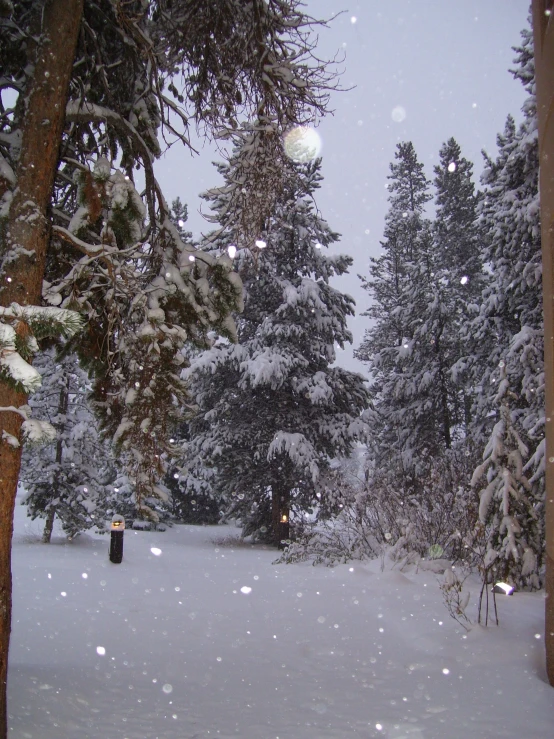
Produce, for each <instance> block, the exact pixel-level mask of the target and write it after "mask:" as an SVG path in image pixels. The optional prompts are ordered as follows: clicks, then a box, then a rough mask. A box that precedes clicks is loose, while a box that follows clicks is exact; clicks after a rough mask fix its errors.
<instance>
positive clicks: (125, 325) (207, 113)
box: [0, 0, 335, 736]
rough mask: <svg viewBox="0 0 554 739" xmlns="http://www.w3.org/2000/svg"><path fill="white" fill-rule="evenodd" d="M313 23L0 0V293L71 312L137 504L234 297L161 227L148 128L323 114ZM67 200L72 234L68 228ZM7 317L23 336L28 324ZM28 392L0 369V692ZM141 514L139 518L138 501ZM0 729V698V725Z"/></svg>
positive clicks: (179, 136)
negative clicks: (199, 351)
mask: <svg viewBox="0 0 554 739" xmlns="http://www.w3.org/2000/svg"><path fill="white" fill-rule="evenodd" d="M314 25H317V23H316V22H312V21H311V19H309V18H307V17H306V16H305V15H304V14H303V13H302V12H301V11H300V10H299V4H298V3H297V2H296V0H279V2H278V4H273V3H272V4H271V5H270V4H268V3H265V2H259V1H258V0H256V1H255V2H249V3H236V2H235V1H234V0H208V1H206V2H203V3H201V4H199V3H198V2H196V0H187V1H185V2H179V3H175V2H170V1H169V0H160V2H148V1H145V2H142V1H140V2H139V1H137V2H128V3H127V2H126V3H114V2H111V0H91V2H87V3H83V2H82V0H68V1H67V2H66V0H63V2H62V0H48V2H41V1H40V0H25V1H24V2H18V3H7V4H6V9H5V12H3V13H2V15H1V16H0V76H1V77H2V80H3V82H2V89H1V90H0V95H1V96H2V100H3V101H4V100H5V99H4V90H5V89H6V88H11V89H12V90H15V91H16V93H17V94H18V95H19V97H18V100H17V103H16V104H15V106H14V107H13V109H12V108H11V107H10V106H9V105H8V106H7V107H8V108H9V110H6V106H5V105H4V103H2V105H1V107H0V110H1V114H0V133H1V136H0V239H1V241H0V258H1V263H2V264H1V272H2V279H1V281H0V284H1V285H2V290H1V294H0V302H1V305H2V306H3V307H4V308H5V309H7V310H8V311H10V310H11V311H12V313H13V310H14V309H12V308H11V307H10V306H11V305H12V304H15V305H16V306H20V305H24V306H32V307H35V308H39V307H41V303H42V300H43V298H44V300H46V301H47V302H48V301H53V300H54V301H58V303H53V304H54V305H56V304H58V305H62V306H63V307H65V306H68V305H69V306H71V307H75V308H79V310H80V311H82V313H83V314H84V315H85V316H86V318H87V319H88V321H89V323H88V324H87V334H86V340H85V341H83V342H82V346H83V352H82V353H83V359H85V360H86V361H87V364H88V366H89V367H90V369H91V370H92V371H93V372H94V373H95V376H96V378H97V382H96V387H95V389H96V392H97V400H98V402H99V403H103V404H104V405H103V408H104V411H105V413H104V417H105V418H104V420H105V424H106V427H109V428H110V430H111V432H112V433H114V434H117V439H118V440H119V441H120V442H121V444H122V445H123V444H127V445H128V447H129V450H131V449H133V450H134V451H133V452H131V451H130V455H132V456H130V457H129V458H132V459H133V460H134V461H133V470H132V474H133V476H134V477H135V482H136V484H137V486H138V488H139V500H140V499H143V500H144V499H145V497H147V496H148V495H149V494H151V493H154V492H156V491H155V488H156V485H157V478H158V477H159V475H160V474H161V473H162V472H163V467H164V464H163V457H164V455H165V454H166V453H167V450H168V446H170V445H171V442H170V441H169V438H168V437H170V434H171V431H172V429H171V426H172V419H171V418H169V419H168V422H166V420H165V418H164V414H165V412H166V411H168V410H169V409H170V396H171V393H172V389H175V390H176V391H179V392H180V389H181V386H180V380H179V378H178V376H177V373H178V371H179V370H178V369H177V368H178V366H179V365H178V364H177V358H178V356H179V355H181V354H182V352H181V348H182V345H183V344H184V343H185V342H186V341H189V340H190V341H192V342H193V343H194V342H197V343H200V344H202V343H203V342H204V341H205V338H206V336H207V334H208V333H209V331H210V330H211V329H212V328H214V327H215V328H218V329H220V330H222V331H225V330H227V331H228V332H229V333H232V330H233V327H232V325H231V322H230V321H229V320H228V316H229V313H230V311H232V310H233V309H234V308H236V306H237V299H238V297H239V293H240V286H239V284H238V282H237V280H234V279H232V278H231V279H229V274H230V270H231V265H230V263H226V262H225V260H220V261H219V262H214V261H212V260H210V258H209V256H206V258H203V259H202V261H201V262H200V261H198V262H197V263H196V264H193V265H192V266H191V262H192V260H189V256H194V255H193V254H192V253H191V252H190V249H187V247H186V246H185V245H183V243H182V241H181V239H180V238H179V235H178V233H177V232H176V230H175V228H174V227H173V226H172V224H171V221H170V218H169V209H168V207H167V204H166V202H165V199H164V197H163V194H162V191H161V188H160V187H159V185H158V183H157V182H156V178H155V174H154V161H155V159H156V158H157V157H158V156H159V155H160V153H161V150H162V147H161V145H160V137H162V136H165V137H166V140H167V137H169V138H172V139H173V141H178V142H180V143H182V144H183V145H185V146H189V142H188V138H187V127H188V125H189V124H190V123H191V122H193V123H194V124H195V125H198V127H199V128H200V130H202V131H204V132H206V133H207V134H208V135H209V134H212V133H216V132H217V133H218V134H219V132H220V131H222V132H223V134H224V133H225V132H226V131H232V130H234V129H235V128H236V127H237V122H236V116H237V114H238V112H239V111H240V113H241V114H244V115H246V116H249V115H250V116H252V117H259V118H260V119H261V120H260V125H259V126H258V128H257V130H256V132H255V136H256V139H257V141H258V143H259V144H260V145H259V147H258V150H259V151H262V150H264V148H267V147H268V146H270V144H271V142H273V141H274V140H275V131H276V130H284V129H286V128H287V127H288V126H290V125H294V124H302V123H305V122H306V121H308V120H311V119H312V118H313V116H314V115H319V114H324V113H325V111H326V108H327V104H328V99H329V92H330V90H331V89H332V88H333V87H334V86H335V84H334V73H333V72H332V70H330V69H329V68H328V67H327V66H326V65H325V64H324V63H321V62H320V61H319V60H318V59H317V57H316V55H315V54H314V46H315V41H314V40H313V37H311V35H310V31H311V29H312V28H313V27H314ZM199 39H202V43H198V40H199ZM177 85H179V86H180V89H178V87H177ZM268 141H269V142H270V144H267V143H266V142H268ZM106 162H107V164H108V166H109V171H108V170H107V168H106V164H105V163H106ZM136 168H140V169H142V170H143V174H144V182H145V188H144V193H143V196H142V198H141V199H142V201H143V203H142V207H143V209H144V217H143V218H142V222H141V220H140V219H139V218H138V215H139V214H138V212H137V213H135V217H131V210H133V208H134V209H135V210H136V209H137V208H138V202H137V200H136V199H135V197H134V195H133V193H132V191H131V190H130V189H128V188H127V187H126V185H125V184H124V181H128V182H130V184H131V185H132V184H133V177H134V173H135V169H136ZM125 178H128V180H125ZM116 180H117V181H116ZM259 184H260V181H259V178H258V179H257V180H256V179H254V178H250V179H248V181H245V183H244V185H243V188H242V190H244V191H245V192H246V193H251V194H253V193H255V192H258V191H259V192H263V191H262V190H258V186H259ZM110 191H111V192H110ZM118 193H119V194H118ZM265 193H266V197H265V198H264V197H261V198H260V199H259V206H260V213H262V215H263V213H264V210H267V209H268V208H267V206H269V205H271V202H270V197H269V195H268V193H269V194H270V193H271V189H270V188H266V190H265ZM119 196H121V198H122V200H119ZM264 203H265V205H264ZM80 208H85V209H86V213H84V212H83V211H81V212H82V213H83V215H85V216H86V217H85V219H84V220H83V228H84V231H85V232H86V233H83V234H82V236H83V238H80V237H79V236H77V233H76V231H77V230H78V229H75V228H73V229H70V228H68V227H69V225H70V224H71V223H72V220H73V218H74V216H76V215H77V213H78V212H79V209H80ZM139 210H140V208H139ZM120 215H122V216H123V223H121V224H120V225H121V227H122V228H121V229H118V228H117V227H116V226H117V224H116V221H117V218H118V216H120ZM108 224H109V229H108V228H107V226H108ZM133 224H134V225H133ZM73 225H75V223H73ZM128 226H130V227H131V230H130V231H129V230H127V232H126V233H125V229H126V228H127V227H128ZM139 226H140V234H139V228H138V227H139ZM105 227H106V228H105ZM118 230H119V233H118ZM104 235H105V236H106V237H107V238H106V240H105V241H104V240H103V237H104ZM137 237H138V240H137ZM133 240H134V242H133ZM127 276H131V277H132V279H130V280H129V282H126V278H127ZM43 286H44V287H45V288H46V292H45V295H44V296H43V295H42V289H43ZM125 293H126V295H125V297H124V294H125ZM60 299H61V302H60ZM135 299H136V300H135ZM50 304H51V305H52V302H51V303H50ZM125 304H126V305H127V310H126V311H125V310H124V305H125ZM15 310H16V311H17V310H19V309H18V308H17V307H16V309H15ZM162 313H163V314H164V315H163V316H162ZM7 316H8V314H7V313H5V312H4V313H3V314H2V318H3V319H4V318H6V317H7ZM8 323H9V322H8ZM19 323H22V322H21V321H19ZM23 328H24V330H25V331H29V330H30V331H31V333H32V327H31V326H30V324H29V323H27V324H26V326H24V327H23ZM9 329H12V330H13V331H15V329H14V328H13V326H12V325H7V329H6V330H2V340H3V347H2V348H4V345H5V347H8V350H7V351H5V352H4V355H5V356H7V355H8V354H9V352H10V351H11V348H9V347H11V346H12V344H14V342H15V339H14V336H13V335H12V334H11V333H10V330H9ZM16 335H18V334H16ZM18 341H19V339H18ZM14 345H15V344H14ZM158 350H159V354H158ZM156 355H158V357H159V358H158V359H157V360H156ZM11 356H14V355H11ZM143 358H146V360H145V361H144V362H141V359H143ZM12 365H13V362H12ZM12 368H13V367H12ZM176 378H177V379H176ZM136 383H138V385H139V388H138V389H141V393H140V394H139V395H140V396H141V397H140V401H137V402H136V403H130V406H132V407H130V408H129V409H127V410H128V412H127V410H126V409H125V407H124V406H125V398H127V391H130V390H132V389H133V388H134V389H137V388H136ZM151 383H153V385H152V384H151ZM28 390H29V388H25V387H23V386H22V385H21V384H19V385H18V384H17V382H15V383H12V382H11V379H10V377H5V376H4V375H2V377H0V408H2V409H3V410H2V411H0V413H1V417H2V425H3V436H2V444H0V455H1V466H2V469H1V473H2V474H1V476H0V506H1V508H0V617H1V622H0V627H1V628H0V686H1V687H2V690H3V688H4V686H5V682H6V675H7V667H6V664H7V663H6V659H7V658H6V655H7V654H8V644H9V622H10V613H11V610H10V609H11V606H10V603H11V601H10V597H11V596H10V593H11V579H10V542H11V533H12V520H13V507H14V501H15V494H16V489H17V480H18V475H19V469H20V453H21V449H20V446H19V444H20V441H21V440H22V430H21V429H22V422H23V417H22V414H23V415H25V411H24V410H21V409H22V408H25V406H26V404H27V392H28ZM154 390H156V391H157V390H160V392H161V394H162V398H163V401H162V402H160V405H159V408H154V403H153V402H152V396H150V400H149V401H148V400H146V399H147V398H148V394H147V391H149V392H151V393H152V394H153V393H154ZM179 392H178V393H177V397H178V396H179ZM111 393H113V397H114V398H115V399H116V403H115V408H114V411H115V412H114V413H113V415H112V416H111V417H110V414H109V411H110V410H111V409H110V408H109V399H110V397H112V395H111ZM129 397H131V396H129ZM135 398H136V396H135ZM171 402H172V401H171ZM14 409H15V410H14ZM156 413H158V418H154V416H155V415H156ZM143 423H144V424H145V425H144V426H142V424H143ZM147 426H148V429H147ZM4 432H5V434H4ZM14 442H17V443H14ZM142 510H143V512H144V513H145V514H146V515H148V507H142ZM5 726H6V714H5V701H4V698H3V697H2V696H0V736H3V735H4V734H5V732H6V728H5Z"/></svg>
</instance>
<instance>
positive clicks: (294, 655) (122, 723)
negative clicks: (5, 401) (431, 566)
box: [8, 505, 554, 739]
mask: <svg viewBox="0 0 554 739" xmlns="http://www.w3.org/2000/svg"><path fill="white" fill-rule="evenodd" d="M41 530H42V522H40V521H36V522H32V521H30V519H28V518H26V515H25V508H24V507H23V506H21V505H18V506H17V508H16V529H15V535H14V547H13V571H14V612H13V622H14V623H13V632H12V643H11V651H10V672H9V685H8V696H9V715H10V719H9V726H10V736H13V737H17V738H18V739H19V738H20V737H21V738H22V739H156V738H158V739H208V738H212V737H219V738H221V739H231V738H232V737H233V738H234V737H241V738H242V739H277V738H278V739H350V738H351V737H352V738H353V737H363V738H364V739H369V738H370V737H388V738H393V737H394V739H401V738H402V737H409V739H462V738H465V737H471V739H492V738H493V737H494V738H495V739H497V738H501V737H510V738H513V739H516V738H517V739H547V737H550V736H553V735H554V690H553V689H552V688H551V687H549V686H548V684H547V683H546V678H545V669H544V644H543V636H544V633H543V630H544V618H543V613H544V595H543V594H542V593H539V594H528V593H517V594H516V595H514V596H512V597H499V598H498V604H499V612H500V627H498V628H497V627H489V628H488V629H485V628H482V627H474V628H473V629H472V630H471V631H470V633H469V634H466V632H465V631H464V629H462V628H461V627H460V626H459V625H458V624H457V623H456V622H455V621H453V620H452V619H451V618H450V617H449V616H448V614H447V611H446V609H445V606H444V605H443V602H442V597H441V593H440V591H439V588H438V583H437V577H436V576H435V575H432V574H430V573H428V572H421V571H420V572H418V573H416V572H408V573H401V572H397V571H395V570H391V569H390V567H391V565H390V564H388V565H387V568H386V569H385V571H384V572H381V563H380V562H379V561H376V562H372V563H363V564H362V563H357V562H355V563H351V564H349V565H341V566H338V567H336V568H335V569H328V568H324V567H312V566H311V565H307V564H301V565H274V564H272V562H273V561H274V560H275V558H276V553H275V551H274V550H271V549H264V548H245V547H241V546H229V545H226V546H223V545H221V544H217V543H214V541H216V540H218V539H223V538H224V537H229V536H230V535H235V534H236V531H234V530H233V529H230V528H229V527H193V526H175V527H173V528H172V529H170V530H168V531H167V532H165V533H150V532H133V531H127V532H126V533H125V551H124V559H123V563H122V564H120V565H113V564H111V563H110V562H109V560H108V556H107V553H108V545H109V538H108V537H106V536H100V535H94V534H83V535H81V536H80V537H78V538H77V539H76V540H74V541H72V542H67V541H66V540H65V539H64V538H63V537H62V536H60V535H58V536H55V537H54V540H53V543H52V544H51V545H43V544H41V543H40V533H41ZM476 591H477V588H476V587H475V588H474V594H473V600H474V601H475V599H476V598H475V596H476V595H477V592H476ZM469 611H471V614H472V615H473V614H474V611H475V608H474V607H472V606H470V608H469ZM104 651H105V653H104Z"/></svg>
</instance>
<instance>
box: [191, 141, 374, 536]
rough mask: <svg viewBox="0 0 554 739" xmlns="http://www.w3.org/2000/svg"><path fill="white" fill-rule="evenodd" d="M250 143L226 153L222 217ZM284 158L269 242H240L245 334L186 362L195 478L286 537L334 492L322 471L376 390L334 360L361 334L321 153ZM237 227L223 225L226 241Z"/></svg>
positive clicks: (347, 441)
mask: <svg viewBox="0 0 554 739" xmlns="http://www.w3.org/2000/svg"><path fill="white" fill-rule="evenodd" d="M241 153H242V152H241V151H240V150H238V151H235V153H234V156H233V157H232V158H231V159H230V162H229V163H228V164H224V165H219V171H220V173H221V174H222V175H223V177H224V184H223V186H222V187H220V188H217V189H215V190H212V191H210V192H209V193H207V195H206V198H207V199H208V200H209V202H210V203H211V205H212V209H213V210H214V211H215V214H216V217H217V216H218V214H221V215H222V216H224V215H225V212H226V203H227V200H228V198H229V184H230V183H232V182H234V181H235V179H236V177H235V174H236V173H235V162H236V161H239V162H240V160H241ZM285 167H286V169H285V171H283V172H282V177H283V190H282V193H281V194H280V195H279V196H278V198H277V200H276V203H275V206H274V210H273V213H272V215H271V217H270V218H269V219H268V220H267V221H266V223H265V228H264V229H263V231H261V232H260V233H259V238H258V244H259V251H258V252H257V254H254V255H253V254H252V253H251V252H250V251H248V250H245V249H242V250H239V251H238V253H237V257H236V262H237V266H238V269H239V272H240V274H241V277H242V280H243V284H244V286H245V307H244V312H243V314H242V315H241V317H240V320H239V323H238V336H239V344H238V345H236V346H232V345H230V344H228V343H227V342H223V341H220V342H218V343H217V344H216V345H215V346H214V347H213V348H212V349H211V350H209V351H207V352H205V353H203V354H201V355H200V356H199V357H198V358H197V359H195V360H193V362H192V365H191V368H190V370H188V372H187V377H188V379H189V381H190V383H191V388H192V392H194V394H195V397H196V402H197V404H198V413H197V414H196V416H195V417H194V418H193V420H192V421H191V424H190V433H191V441H190V443H189V444H187V445H186V447H185V451H186V466H187V468H188V470H189V472H188V475H187V476H186V478H185V481H184V482H185V483H186V484H187V485H188V486H189V489H192V490H200V491H209V492H211V494H212V495H213V496H214V497H216V498H218V499H220V500H221V501H222V508H221V509H222V511H225V512H226V515H227V516H233V517H238V518H240V520H241V522H242V525H243V533H244V534H245V535H248V534H254V535H255V536H258V537H265V538H267V539H270V540H272V541H273V542H274V543H279V541H280V540H281V539H283V538H287V534H288V525H287V524H288V521H289V516H290V515H292V516H293V517H294V516H295V515H300V516H302V514H303V513H304V512H306V511H308V510H310V509H311V508H312V507H313V506H314V505H315V506H317V505H318V503H319V502H320V501H321V498H322V497H324V488H323V483H322V478H323V473H324V472H325V471H326V470H327V469H328V467H329V463H330V461H331V459H332V458H333V457H335V456H338V455H346V454H348V453H349V451H350V450H351V448H352V446H353V444H354V443H355V442H356V440H357V439H359V438H361V437H362V435H363V433H364V430H365V424H364V422H363V421H362V419H361V417H360V414H361V413H362V411H363V409H364V407H366V405H367V401H368V395H367V391H366V389H365V387H364V381H363V378H362V377H361V376H360V375H357V374H354V373H352V372H348V371H346V370H344V369H342V368H340V367H334V366H331V365H332V364H333V363H334V361H335V347H336V346H337V345H339V346H343V345H344V343H345V342H347V341H350V340H351V336H350V333H349V331H348V329H347V326H346V319H347V317H348V315H351V314H352V313H353V300H352V299H351V298H350V297H349V296H347V295H343V294H342V293H340V292H339V291H338V290H336V289H334V288H333V287H331V285H330V284H329V281H330V279H331V278H332V277H333V276H334V275H340V274H342V273H344V272H345V271H346V269H347V268H348V266H349V264H350V263H351V260H350V259H349V258H348V257H344V256H337V257H329V256H326V255H325V254H324V249H325V248H326V247H327V246H329V245H330V244H332V243H333V242H335V241H337V240H338V235H337V234H336V233H334V232H333V231H332V230H331V229H330V228H329V226H328V225H327V223H326V222H325V221H324V220H322V218H321V217H320V215H319V213H318V212H317V210H316V207H315V204H314V200H313V197H314V192H315V190H316V189H317V187H318V186H319V182H320V180H321V173H320V169H321V163H320V161H315V162H313V163H310V164H304V165H294V164H293V163H291V162H288V163H287V162H285ZM236 236H237V234H234V233H232V232H231V233H223V234H221V236H220V241H219V243H220V244H221V248H227V247H228V246H229V241H230V240H234V239H235V238H236Z"/></svg>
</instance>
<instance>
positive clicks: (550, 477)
mask: <svg viewBox="0 0 554 739" xmlns="http://www.w3.org/2000/svg"><path fill="white" fill-rule="evenodd" d="M532 7H533V35H534V47H535V74H536V83H537V117H538V123H539V161H540V182H539V190H540V198H541V242H542V265H543V268H542V287H543V309H544V372H545V388H546V390H545V406H546V407H545V411H546V412H545V416H546V425H545V429H546V459H547V463H546V491H545V492H546V499H545V518H546V534H545V536H546V542H545V549H546V552H545V558H546V585H545V587H546V600H545V629H544V632H545V634H544V636H545V648H546V671H547V674H548V680H549V682H550V685H552V686H553V687H554V15H546V14H545V12H544V11H545V8H546V4H545V2H544V0H533V6H532Z"/></svg>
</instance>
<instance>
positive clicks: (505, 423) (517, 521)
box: [472, 362, 544, 590]
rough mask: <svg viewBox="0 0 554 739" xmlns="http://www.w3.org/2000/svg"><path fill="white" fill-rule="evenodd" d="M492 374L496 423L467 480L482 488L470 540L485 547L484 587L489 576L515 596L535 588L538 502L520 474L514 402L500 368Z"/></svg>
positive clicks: (522, 458)
mask: <svg viewBox="0 0 554 739" xmlns="http://www.w3.org/2000/svg"><path fill="white" fill-rule="evenodd" d="M498 374H499V377H498V379H499V382H498V388H497V389H498V392H497V395H496V397H495V402H496V403H497V404H498V406H499V414H498V420H497V421H496V423H495V425H494V428H493V430H492V433H491V436H490V439H489V441H488V443H487V445H486V446H485V451H484V452H483V462H482V464H480V465H479V466H478V467H477V469H476V470H475V472H474V474H473V478H472V485H474V486H476V485H477V484H478V483H481V485H482V487H481V490H480V491H479V499H480V505H479V524H478V526H477V529H476V534H475V537H476V540H478V541H484V543H485V552H484V558H483V570H484V572H483V575H484V578H485V585H486V584H487V582H488V581H489V579H490V574H491V570H492V571H493V573H494V577H495V578H496V579H498V580H502V581H504V582H508V583H511V584H512V585H514V586H515V587H517V588H518V589H520V590H521V589H524V588H530V589H535V588H539V587H540V585H541V580H540V575H539V573H540V571H541V568H542V559H543V556H542V553H543V546H544V545H543V541H544V521H543V520H542V516H541V502H540V500H537V498H536V490H534V489H533V488H534V486H533V483H532V481H531V480H530V479H528V477H527V476H526V474H525V466H526V464H525V463H526V460H527V458H528V456H529V449H528V448H527V446H526V444H525V442H524V441H523V440H522V438H521V436H520V434H519V433H518V430H517V425H519V424H518V418H517V412H515V413H514V410H513V408H514V406H517V401H518V398H517V395H516V394H515V393H514V392H513V391H512V390H511V389H510V385H509V380H508V379H507V369H506V364H505V363H504V362H502V363H501V366H500V370H499V373H498ZM483 478H484V479H483Z"/></svg>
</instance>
